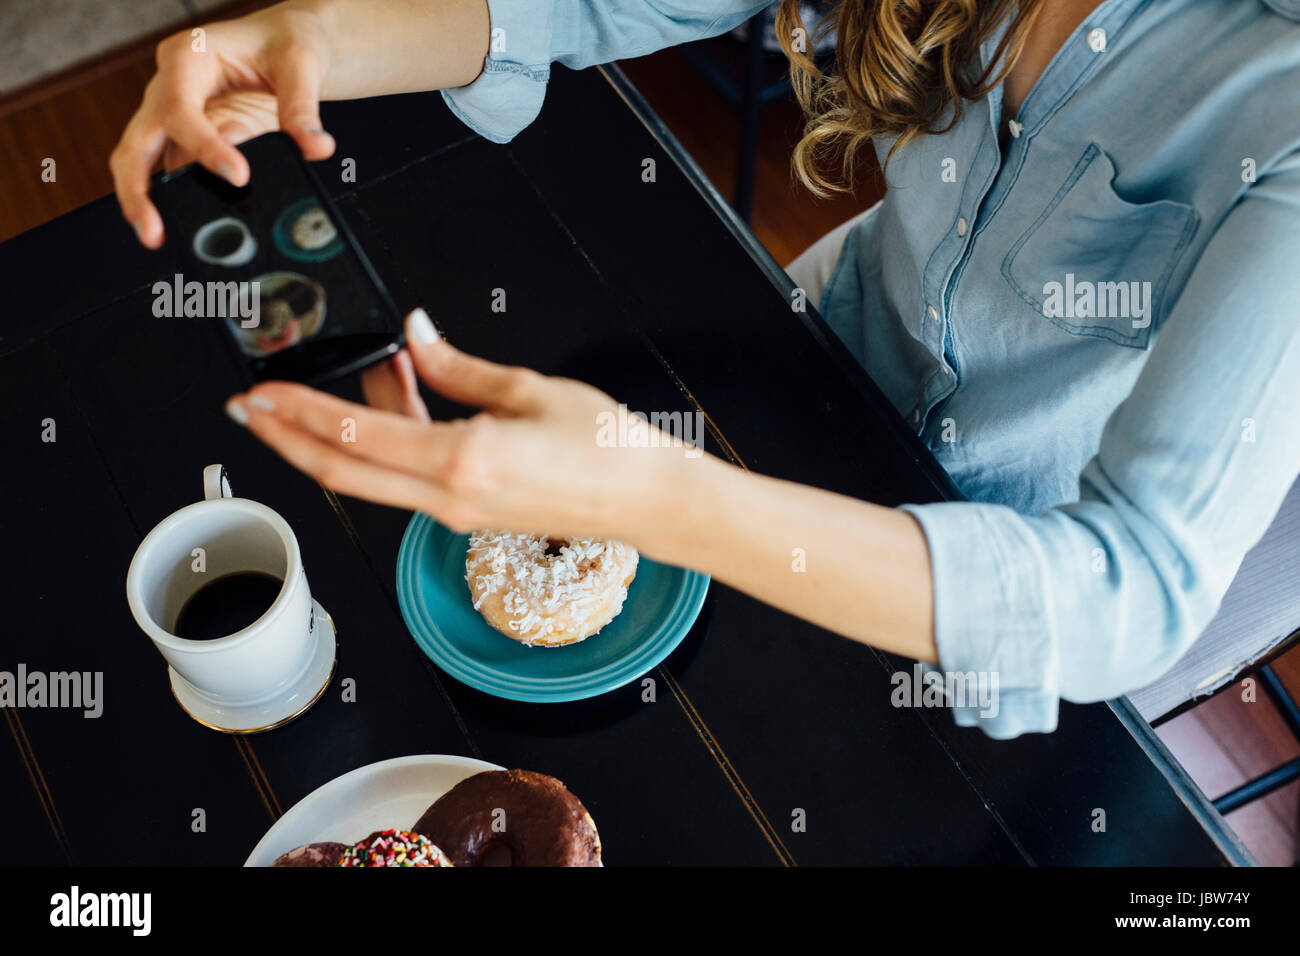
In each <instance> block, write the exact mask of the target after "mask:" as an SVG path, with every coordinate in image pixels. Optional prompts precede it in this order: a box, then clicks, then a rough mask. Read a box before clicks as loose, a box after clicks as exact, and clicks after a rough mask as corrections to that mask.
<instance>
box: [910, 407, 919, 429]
mask: <svg viewBox="0 0 1300 956" xmlns="http://www.w3.org/2000/svg"><path fill="white" fill-rule="evenodd" d="M912 424H913V425H919V424H921V410H920V409H919V408H917V409H913V411H912Z"/></svg>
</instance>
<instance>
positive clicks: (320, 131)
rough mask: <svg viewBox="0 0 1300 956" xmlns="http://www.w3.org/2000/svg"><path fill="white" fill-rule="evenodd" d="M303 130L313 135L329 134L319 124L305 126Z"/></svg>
mask: <svg viewBox="0 0 1300 956" xmlns="http://www.w3.org/2000/svg"><path fill="white" fill-rule="evenodd" d="M304 132H307V133H311V134H312V135H313V136H328V135H329V134H328V133H326V132H325V131H324V130H323V129H321V128H320V127H319V126H308V127H307V128H306V130H304Z"/></svg>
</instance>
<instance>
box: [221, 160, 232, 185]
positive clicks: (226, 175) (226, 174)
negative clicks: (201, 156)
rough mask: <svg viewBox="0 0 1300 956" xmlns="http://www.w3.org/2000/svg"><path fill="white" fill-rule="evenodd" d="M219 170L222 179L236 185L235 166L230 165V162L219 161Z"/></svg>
mask: <svg viewBox="0 0 1300 956" xmlns="http://www.w3.org/2000/svg"><path fill="white" fill-rule="evenodd" d="M217 172H218V173H220V174H221V178H222V179H224V180H226V181H227V182H229V183H230V184H231V185H232V186H233V185H236V183H235V167H234V166H232V165H230V164H229V163H219V164H218V165H217Z"/></svg>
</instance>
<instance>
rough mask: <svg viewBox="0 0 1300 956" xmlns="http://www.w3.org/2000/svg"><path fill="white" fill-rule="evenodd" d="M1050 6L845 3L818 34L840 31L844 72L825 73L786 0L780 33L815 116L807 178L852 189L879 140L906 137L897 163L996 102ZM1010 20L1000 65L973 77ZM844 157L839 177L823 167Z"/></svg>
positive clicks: (802, 175) (832, 188)
mask: <svg viewBox="0 0 1300 956" xmlns="http://www.w3.org/2000/svg"><path fill="white" fill-rule="evenodd" d="M1042 6H1043V0H841V2H840V3H838V4H837V5H836V6H835V7H833V8H832V9H831V10H830V11H828V12H827V14H826V15H825V16H824V17H823V19H822V23H821V27H820V28H819V29H818V33H817V37H820V36H822V35H824V34H825V32H826V31H828V30H832V29H833V30H835V31H836V39H835V64H836V65H835V71H834V72H833V73H831V74H823V73H822V72H821V70H820V69H819V68H818V67H817V64H816V62H814V60H813V57H812V54H813V50H814V49H815V40H816V39H817V37H814V36H810V35H809V33H808V31H807V30H806V29H805V28H804V24H803V18H802V17H801V16H800V14H799V0H781V5H780V7H779V8H778V9H777V14H776V35H777V37H778V38H779V39H780V43H781V48H782V49H783V50H784V51H785V54H786V56H787V57H788V58H789V60H790V80H791V82H792V84H793V85H794V92H795V96H796V98H797V99H798V100H799V105H800V106H801V107H803V111H804V115H805V117H806V121H805V125H804V131H803V136H802V138H801V139H800V140H799V143H798V145H797V146H796V147H795V150H794V160H793V162H794V172H795V175H796V176H797V178H798V179H799V181H800V182H802V183H803V184H804V186H806V187H807V188H808V189H809V190H810V191H812V192H813V193H814V194H816V195H818V196H826V195H828V194H829V193H831V192H845V191H848V188H849V187H848V186H847V185H846V184H847V183H851V182H852V181H853V176H854V170H855V166H856V162H857V157H858V151H859V150H861V149H862V148H863V146H866V145H869V144H870V142H871V138H872V137H873V136H880V135H894V136H896V137H897V138H896V139H895V140H894V144H893V146H891V147H890V149H889V155H888V156H886V157H885V165H888V162H889V159H890V158H891V157H892V156H893V155H894V152H895V151H896V150H898V149H901V148H902V147H903V146H906V145H907V144H908V143H910V142H911V141H912V140H914V139H916V137H918V136H923V135H926V134H931V133H934V134H938V133H945V132H947V131H948V130H949V129H951V128H952V127H953V126H954V125H956V123H957V122H958V120H960V119H961V116H962V111H963V107H964V104H965V103H966V102H970V101H975V100H979V99H982V98H983V97H985V96H987V95H988V93H989V91H990V90H992V89H993V88H994V87H996V86H997V85H998V84H999V83H1001V82H1002V80H1003V79H1004V78H1005V77H1006V75H1007V73H1008V72H1009V71H1010V70H1011V67H1012V66H1014V65H1015V62H1016V60H1017V59H1018V58H1019V56H1020V53H1021V51H1022V50H1023V49H1024V46H1025V40H1026V38H1027V37H1028V35H1029V29H1030V27H1032V26H1033V24H1034V20H1035V19H1036V18H1037V16H1038V13H1039V11H1040V10H1041V9H1042ZM1007 20H1009V21H1010V22H1009V23H1008V25H1007V29H1006V31H1005V33H1003V35H1002V39H1001V40H1000V41H999V43H998V46H997V49H996V51H995V52H994V55H993V57H992V58H991V59H990V62H989V63H988V64H986V65H985V66H984V68H983V69H982V70H981V71H980V72H979V73H978V74H977V75H971V70H970V64H971V63H972V62H974V61H973V58H974V56H975V55H976V53H978V51H979V48H980V44H982V43H983V42H984V41H985V40H986V39H988V38H989V37H990V36H991V35H992V34H993V33H994V32H995V31H996V30H997V29H998V27H999V25H1000V24H1002V22H1003V21H1007ZM796 31H801V32H796ZM796 37H799V38H801V39H802V43H801V44H798V45H797V44H796V42H795V38H796ZM798 46H802V47H803V49H798V48H797V47H798ZM950 106H951V107H952V109H951V112H949V109H948V108H949V107H950ZM945 114H947V117H946V122H945ZM940 123H942V124H943V125H942V126H940V125H939V124H940ZM837 159H838V175H837V176H834V177H831V176H828V175H827V174H826V173H825V172H823V170H826V169H828V168H833V167H834V166H835V165H837V164H836V162H835V161H836V160H837Z"/></svg>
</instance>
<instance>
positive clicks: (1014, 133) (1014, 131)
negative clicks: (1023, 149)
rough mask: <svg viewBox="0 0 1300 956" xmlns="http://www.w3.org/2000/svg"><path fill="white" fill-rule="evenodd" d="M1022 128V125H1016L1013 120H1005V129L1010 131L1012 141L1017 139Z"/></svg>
mask: <svg viewBox="0 0 1300 956" xmlns="http://www.w3.org/2000/svg"><path fill="white" fill-rule="evenodd" d="M1024 128H1025V127H1024V126H1023V125H1022V124H1020V123H1017V122H1016V121H1015V120H1007V129H1009V130H1011V138H1012V139H1019V138H1020V134H1021V132H1022V131H1023V130H1024Z"/></svg>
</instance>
